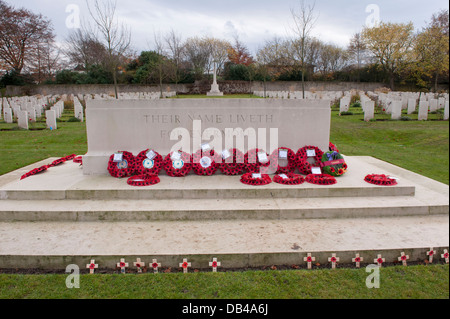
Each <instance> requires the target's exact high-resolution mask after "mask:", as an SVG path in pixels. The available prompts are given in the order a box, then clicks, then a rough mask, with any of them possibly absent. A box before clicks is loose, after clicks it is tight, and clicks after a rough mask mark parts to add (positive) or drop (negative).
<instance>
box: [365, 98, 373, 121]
mask: <svg viewBox="0 0 450 319" xmlns="http://www.w3.org/2000/svg"><path fill="white" fill-rule="evenodd" d="M374 115H375V101H366V102H365V103H364V121H366V122H368V121H370V120H372V119H373V118H374Z"/></svg>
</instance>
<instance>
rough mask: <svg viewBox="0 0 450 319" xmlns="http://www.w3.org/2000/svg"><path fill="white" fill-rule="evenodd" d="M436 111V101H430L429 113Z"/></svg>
mask: <svg viewBox="0 0 450 319" xmlns="http://www.w3.org/2000/svg"><path fill="white" fill-rule="evenodd" d="M437 109H438V100H437V99H431V100H430V112H436V111H437Z"/></svg>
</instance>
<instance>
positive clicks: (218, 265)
mask: <svg viewBox="0 0 450 319" xmlns="http://www.w3.org/2000/svg"><path fill="white" fill-rule="evenodd" d="M220 266H222V263H221V262H220V261H217V258H213V261H212V262H210V263H209V267H212V269H213V272H217V267H220Z"/></svg>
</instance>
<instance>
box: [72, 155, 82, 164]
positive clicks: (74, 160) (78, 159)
mask: <svg viewBox="0 0 450 319" xmlns="http://www.w3.org/2000/svg"><path fill="white" fill-rule="evenodd" d="M73 162H74V163H76V164H80V165H83V156H77V157H75V158H74V159H73Z"/></svg>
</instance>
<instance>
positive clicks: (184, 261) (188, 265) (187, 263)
mask: <svg viewBox="0 0 450 319" xmlns="http://www.w3.org/2000/svg"><path fill="white" fill-rule="evenodd" d="M180 267H182V268H183V273H185V274H187V272H188V268H189V267H192V265H191V263H190V262H188V260H187V259H183V262H182V263H181V264H180Z"/></svg>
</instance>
